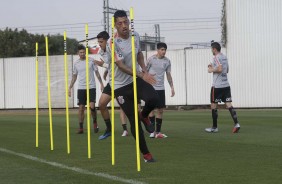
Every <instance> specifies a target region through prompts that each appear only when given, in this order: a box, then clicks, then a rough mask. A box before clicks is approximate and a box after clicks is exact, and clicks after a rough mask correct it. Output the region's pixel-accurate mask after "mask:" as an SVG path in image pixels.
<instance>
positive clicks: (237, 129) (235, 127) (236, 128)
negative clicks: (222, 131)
mask: <svg viewBox="0 0 282 184" xmlns="http://www.w3.org/2000/svg"><path fill="white" fill-rule="evenodd" d="M240 128H241V127H240V124H239V123H236V124H235V126H234V128H233V130H232V132H233V133H238V132H239V130H240Z"/></svg>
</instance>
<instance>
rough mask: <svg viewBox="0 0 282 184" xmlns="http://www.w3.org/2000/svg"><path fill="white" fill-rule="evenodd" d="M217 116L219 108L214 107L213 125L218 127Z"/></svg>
mask: <svg viewBox="0 0 282 184" xmlns="http://www.w3.org/2000/svg"><path fill="white" fill-rule="evenodd" d="M217 117H218V112H217V109H212V122H213V124H212V127H213V128H217Z"/></svg>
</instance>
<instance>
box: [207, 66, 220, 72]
mask: <svg viewBox="0 0 282 184" xmlns="http://www.w3.org/2000/svg"><path fill="white" fill-rule="evenodd" d="M208 72H209V73H221V72H222V65H221V64H219V65H217V67H213V66H212V64H209V65H208Z"/></svg>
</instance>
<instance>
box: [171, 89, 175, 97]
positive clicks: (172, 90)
mask: <svg viewBox="0 0 282 184" xmlns="http://www.w3.org/2000/svg"><path fill="white" fill-rule="evenodd" d="M174 95H175V92H174V88H171V97H174Z"/></svg>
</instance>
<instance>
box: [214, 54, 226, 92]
mask: <svg viewBox="0 0 282 184" xmlns="http://www.w3.org/2000/svg"><path fill="white" fill-rule="evenodd" d="M220 64H221V65H222V72H221V73H215V72H214V73H213V83H212V86H213V87H215V88H225V87H228V86H229V82H228V78H227V73H228V69H229V65H228V60H227V57H226V56H225V55H223V54H222V53H219V54H217V55H216V56H215V57H214V58H213V60H212V66H213V67H214V68H217V67H218V66H219V65H220Z"/></svg>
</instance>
